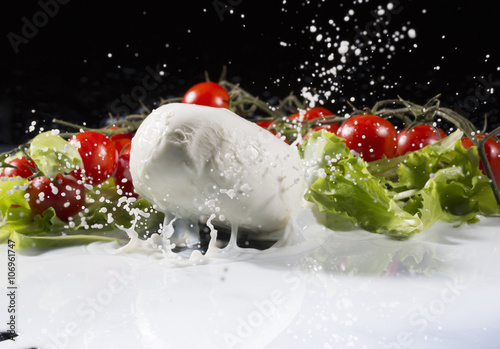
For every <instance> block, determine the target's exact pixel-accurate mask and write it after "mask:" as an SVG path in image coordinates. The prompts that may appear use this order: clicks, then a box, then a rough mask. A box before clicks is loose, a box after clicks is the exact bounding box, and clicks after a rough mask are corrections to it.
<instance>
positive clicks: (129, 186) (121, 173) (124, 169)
mask: <svg viewBox="0 0 500 349" xmlns="http://www.w3.org/2000/svg"><path fill="white" fill-rule="evenodd" d="M130 147H131V144H130V142H129V143H128V144H127V145H125V146H124V148H123V151H122V152H121V154H120V157H119V158H118V167H117V168H116V173H115V182H116V185H117V186H118V188H119V189H121V190H122V195H125V196H133V197H137V196H138V195H137V193H136V192H135V190H134V184H133V182H132V176H131V175H130Z"/></svg>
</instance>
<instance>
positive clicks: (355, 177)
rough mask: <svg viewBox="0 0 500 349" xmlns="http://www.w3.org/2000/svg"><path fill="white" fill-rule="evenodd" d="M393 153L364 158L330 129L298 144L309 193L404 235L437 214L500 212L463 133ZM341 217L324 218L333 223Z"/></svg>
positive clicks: (343, 213) (462, 217)
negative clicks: (369, 160) (464, 144)
mask: <svg viewBox="0 0 500 349" xmlns="http://www.w3.org/2000/svg"><path fill="white" fill-rule="evenodd" d="M447 138H448V139H446V141H444V140H443V141H442V142H438V143H436V145H431V146H428V147H424V148H423V149H421V150H419V151H416V152H410V153H407V154H406V155H404V156H401V157H399V158H395V159H390V160H387V159H382V160H378V161H375V162H373V163H370V164H368V163H366V162H365V161H364V160H362V159H361V158H358V157H355V156H354V155H352V154H351V153H350V152H349V150H348V149H347V147H346V146H345V144H344V143H343V142H342V139H341V138H339V137H337V136H336V135H335V134H332V133H327V132H321V131H319V132H315V133H313V134H312V136H311V137H309V139H308V140H307V141H306V142H305V144H304V145H302V146H301V147H300V149H299V151H300V154H301V156H302V158H303V160H304V165H305V167H306V169H307V170H306V179H307V180H308V186H309V188H308V190H307V192H306V195H305V198H306V200H308V201H310V202H313V203H315V204H316V205H317V207H318V209H319V211H321V212H326V213H327V214H329V215H334V216H338V217H343V218H344V219H349V220H351V221H352V222H353V223H354V224H356V225H358V226H360V227H362V228H364V229H366V230H368V231H371V232H374V233H381V234H385V235H388V236H390V237H393V238H398V239H404V238H408V237H410V236H412V235H413V234H414V233H416V232H419V231H421V230H422V229H424V228H426V227H429V226H430V225H432V224H433V223H434V222H435V221H436V220H438V219H442V220H444V221H448V222H467V223H472V222H475V221H477V220H478V218H477V215H478V214H494V213H498V212H499V210H498V206H497V204H496V200H495V197H494V195H493V191H492V190H491V187H490V185H489V181H488V178H487V177H485V176H483V175H482V173H481V171H480V170H479V166H478V165H479V157H478V155H477V151H475V150H474V149H467V150H466V149H464V148H463V147H462V146H461V144H460V141H459V140H457V139H459V138H460V135H459V134H457V135H452V136H449V137H447ZM337 221H338V220H335V219H333V217H331V216H330V217H329V219H328V220H327V221H326V225H327V226H328V227H329V228H332V229H336V227H335V223H336V222H337Z"/></svg>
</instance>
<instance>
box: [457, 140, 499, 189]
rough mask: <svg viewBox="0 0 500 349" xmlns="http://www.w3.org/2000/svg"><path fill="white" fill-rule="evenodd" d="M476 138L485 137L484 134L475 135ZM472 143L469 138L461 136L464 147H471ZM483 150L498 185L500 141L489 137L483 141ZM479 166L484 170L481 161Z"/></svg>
mask: <svg viewBox="0 0 500 349" xmlns="http://www.w3.org/2000/svg"><path fill="white" fill-rule="evenodd" d="M476 137H477V138H479V139H482V138H484V137H485V135H484V134H478V135H476ZM473 145H474V143H472V141H471V140H470V139H469V138H462V146H463V147H464V148H465V149H468V148H470V147H472V146H473ZM484 150H485V152H486V158H487V159H488V163H489V164H490V167H491V171H492V172H493V177H494V178H495V182H496V184H497V186H500V142H497V141H495V140H494V139H491V138H489V139H488V140H487V141H486V142H485V143H484ZM479 168H480V169H481V171H483V173H485V172H484V166H483V164H482V163H480V164H479Z"/></svg>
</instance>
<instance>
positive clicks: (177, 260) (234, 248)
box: [108, 208, 326, 267]
mask: <svg viewBox="0 0 500 349" xmlns="http://www.w3.org/2000/svg"><path fill="white" fill-rule="evenodd" d="M307 212H309V210H305V209H302V210H301V212H300V213H299V214H298V215H297V216H295V217H293V218H291V219H290V220H289V222H288V224H287V225H286V227H285V228H284V230H283V231H282V232H280V234H279V235H280V237H279V238H277V239H276V240H275V242H274V244H273V245H272V246H271V247H269V248H267V249H256V248H249V247H241V246H239V245H238V243H237V241H238V232H239V226H238V225H237V224H231V226H230V236H229V240H228V241H222V240H219V239H218V235H219V231H218V230H217V227H216V226H214V224H213V223H212V221H213V219H214V218H216V215H215V214H212V215H211V216H210V217H208V219H207V220H206V222H205V226H206V227H207V228H208V229H209V234H208V235H209V237H210V240H209V242H208V245H207V247H206V251H205V253H203V252H202V249H201V248H200V247H201V243H200V241H199V240H196V238H198V239H199V238H200V231H199V227H198V226H197V225H194V224H193V222H192V221H190V220H188V219H185V218H182V217H180V216H176V215H172V214H168V213H167V214H166V215H165V220H164V223H163V225H162V226H161V227H160V229H159V230H158V232H156V233H153V234H152V235H151V236H150V237H148V238H146V239H141V238H140V237H139V235H138V233H137V231H136V227H137V225H138V224H139V222H140V220H141V219H143V218H146V219H147V217H148V216H149V215H148V213H147V212H144V211H141V210H140V209H138V208H131V209H130V213H131V215H132V216H133V217H134V218H133V223H132V226H131V227H130V228H125V227H123V226H117V227H118V228H119V229H120V230H123V231H124V232H126V234H127V236H128V237H129V239H130V240H129V241H128V243H127V244H126V245H124V246H122V247H118V248H113V249H112V250H111V251H110V250H109V249H108V252H110V253H112V254H129V255H140V256H142V257H146V258H153V259H162V260H164V261H165V262H166V263H167V264H171V265H172V266H177V267H182V266H193V265H200V264H208V263H223V262H227V261H232V262H234V261H243V260H248V259H255V258H268V257H276V256H279V255H290V254H296V253H303V252H305V251H308V250H311V249H312V248H315V247H317V246H319V245H320V244H321V241H322V239H321V238H319V239H318V236H319V235H318V234H317V232H316V233H315V237H314V238H313V239H308V238H307V237H306V236H305V235H304V234H303V233H304V228H301V227H299V224H298V220H299V219H300V216H303V215H304V214H308V213H307ZM174 223H175V224H174ZM323 228H324V227H323ZM325 236H326V235H325ZM191 240H193V241H196V242H195V243H190V241H191ZM181 245H182V246H181Z"/></svg>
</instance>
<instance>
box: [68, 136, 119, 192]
mask: <svg viewBox="0 0 500 349" xmlns="http://www.w3.org/2000/svg"><path fill="white" fill-rule="evenodd" d="M70 142H71V143H72V144H75V145H76V144H77V143H80V147H79V148H78V152H79V153H80V156H81V157H82V160H83V168H84V170H85V176H86V178H87V182H88V183H90V184H99V183H102V182H104V181H105V180H106V179H108V178H109V177H111V176H112V175H113V174H114V173H115V170H116V166H117V163H118V151H117V150H116V147H115V145H114V144H113V142H112V141H111V139H109V138H108V137H106V136H105V135H103V134H102V133H99V132H95V131H86V132H81V133H78V134H77V135H75V136H73V138H71V140H70ZM74 172H75V173H72V174H74V175H75V176H78V173H77V172H78V171H74Z"/></svg>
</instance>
